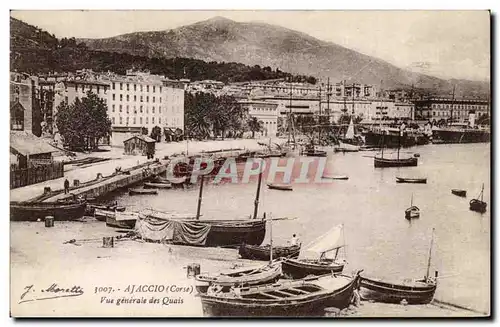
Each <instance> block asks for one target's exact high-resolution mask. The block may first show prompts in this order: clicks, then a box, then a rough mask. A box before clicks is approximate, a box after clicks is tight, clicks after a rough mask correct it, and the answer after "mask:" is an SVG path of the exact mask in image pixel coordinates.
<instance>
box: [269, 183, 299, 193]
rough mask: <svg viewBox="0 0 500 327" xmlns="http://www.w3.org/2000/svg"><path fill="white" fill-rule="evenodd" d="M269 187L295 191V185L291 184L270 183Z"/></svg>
mask: <svg viewBox="0 0 500 327" xmlns="http://www.w3.org/2000/svg"><path fill="white" fill-rule="evenodd" d="M267 187H269V188H270V189H271V190H280V191H293V187H292V185H291V184H278V183H268V184H267Z"/></svg>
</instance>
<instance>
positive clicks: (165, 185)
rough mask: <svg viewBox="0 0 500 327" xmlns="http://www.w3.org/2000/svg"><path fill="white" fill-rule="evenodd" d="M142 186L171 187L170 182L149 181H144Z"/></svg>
mask: <svg viewBox="0 0 500 327" xmlns="http://www.w3.org/2000/svg"><path fill="white" fill-rule="evenodd" d="M144 188H149V189H154V188H172V184H171V183H168V184H167V183H151V182H146V183H144Z"/></svg>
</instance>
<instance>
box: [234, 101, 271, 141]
mask: <svg viewBox="0 0 500 327" xmlns="http://www.w3.org/2000/svg"><path fill="white" fill-rule="evenodd" d="M238 103H239V104H240V105H241V106H242V109H244V110H245V111H246V112H247V113H248V115H249V116H250V117H256V118H257V119H258V120H259V121H261V122H262V128H263V131H262V132H261V136H266V137H275V136H276V134H277V133H278V115H279V112H278V104H277V103H274V102H268V101H254V100H242V101H239V102H238Z"/></svg>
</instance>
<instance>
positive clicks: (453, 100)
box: [450, 84, 455, 126]
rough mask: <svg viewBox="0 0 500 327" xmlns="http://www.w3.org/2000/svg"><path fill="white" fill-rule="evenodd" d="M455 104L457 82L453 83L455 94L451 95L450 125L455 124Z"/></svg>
mask: <svg viewBox="0 0 500 327" xmlns="http://www.w3.org/2000/svg"><path fill="white" fill-rule="evenodd" d="M454 105H455V84H453V95H452V96H451V112H450V116H451V117H450V126H451V125H452V124H453V106H454Z"/></svg>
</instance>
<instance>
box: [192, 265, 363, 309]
mask: <svg viewBox="0 0 500 327" xmlns="http://www.w3.org/2000/svg"><path fill="white" fill-rule="evenodd" d="M358 283H359V274H356V275H355V276H353V277H351V276H346V275H331V274H329V275H325V276H320V277H316V276H315V277H312V278H305V279H300V280H294V281H287V280H280V281H278V282H277V283H275V284H266V285H257V286H249V287H235V288H233V289H231V290H230V291H229V292H223V291H219V289H217V288H216V287H209V289H208V290H207V292H206V293H203V294H200V297H201V303H202V307H203V314H204V315H206V316H210V317H217V316H237V317H253V316H264V317H289V316H322V315H323V314H324V309H325V308H326V307H336V308H339V309H343V308H346V307H348V306H349V304H350V302H351V298H352V296H353V291H354V289H355V288H356V287H357V286H358Z"/></svg>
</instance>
